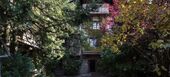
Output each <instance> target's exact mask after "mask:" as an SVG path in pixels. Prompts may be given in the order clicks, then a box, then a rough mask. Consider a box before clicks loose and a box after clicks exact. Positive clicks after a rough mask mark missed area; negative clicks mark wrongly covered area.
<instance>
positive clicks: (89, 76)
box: [62, 73, 106, 77]
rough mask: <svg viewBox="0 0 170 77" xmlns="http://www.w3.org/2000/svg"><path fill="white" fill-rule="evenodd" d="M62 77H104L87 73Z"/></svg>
mask: <svg viewBox="0 0 170 77" xmlns="http://www.w3.org/2000/svg"><path fill="white" fill-rule="evenodd" d="M62 77H106V76H102V75H100V74H98V73H89V74H82V75H80V76H62Z"/></svg>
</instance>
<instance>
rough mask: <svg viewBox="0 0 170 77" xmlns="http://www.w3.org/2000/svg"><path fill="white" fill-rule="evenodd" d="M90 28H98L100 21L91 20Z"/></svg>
mask: <svg viewBox="0 0 170 77" xmlns="http://www.w3.org/2000/svg"><path fill="white" fill-rule="evenodd" d="M92 29H100V23H99V22H98V21H93V25H92Z"/></svg>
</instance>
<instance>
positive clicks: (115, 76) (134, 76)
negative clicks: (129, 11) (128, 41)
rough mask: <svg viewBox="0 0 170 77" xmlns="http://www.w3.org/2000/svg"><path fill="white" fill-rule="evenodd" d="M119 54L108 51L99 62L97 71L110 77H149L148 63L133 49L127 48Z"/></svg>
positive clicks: (104, 52) (105, 51)
mask: <svg viewBox="0 0 170 77" xmlns="http://www.w3.org/2000/svg"><path fill="white" fill-rule="evenodd" d="M123 49H124V50H126V51H122V52H121V53H119V54H114V53H113V52H112V51H111V49H106V50H104V51H103V53H102V55H101V59H99V60H98V62H97V71H99V72H101V73H103V74H105V75H107V76H109V77H148V73H149V74H152V73H151V72H150V71H148V68H147V67H148V66H147V64H148V63H147V62H146V61H145V60H144V59H142V58H140V59H139V56H138V54H136V51H132V49H133V47H130V46H125V48H123Z"/></svg>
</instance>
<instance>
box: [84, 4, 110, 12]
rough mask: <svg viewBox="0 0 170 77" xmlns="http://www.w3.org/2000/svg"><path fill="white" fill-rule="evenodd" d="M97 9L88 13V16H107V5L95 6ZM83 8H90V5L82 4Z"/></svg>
mask: <svg viewBox="0 0 170 77" xmlns="http://www.w3.org/2000/svg"><path fill="white" fill-rule="evenodd" d="M95 6H96V7H98V8H97V9H93V10H91V11H90V14H109V4H96V5H95ZM83 8H85V9H88V8H90V4H83Z"/></svg>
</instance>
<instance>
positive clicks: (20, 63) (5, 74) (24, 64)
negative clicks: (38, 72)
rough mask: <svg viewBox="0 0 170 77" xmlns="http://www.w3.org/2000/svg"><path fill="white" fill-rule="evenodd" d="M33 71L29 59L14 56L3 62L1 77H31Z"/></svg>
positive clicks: (17, 55) (19, 55)
mask: <svg viewBox="0 0 170 77" xmlns="http://www.w3.org/2000/svg"><path fill="white" fill-rule="evenodd" d="M33 70H34V64H33V63H32V59H31V58H29V57H27V56H23V55H21V54H15V55H12V56H11V57H9V58H8V59H6V60H5V61H4V62H3V65H2V77H32V75H33Z"/></svg>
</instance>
